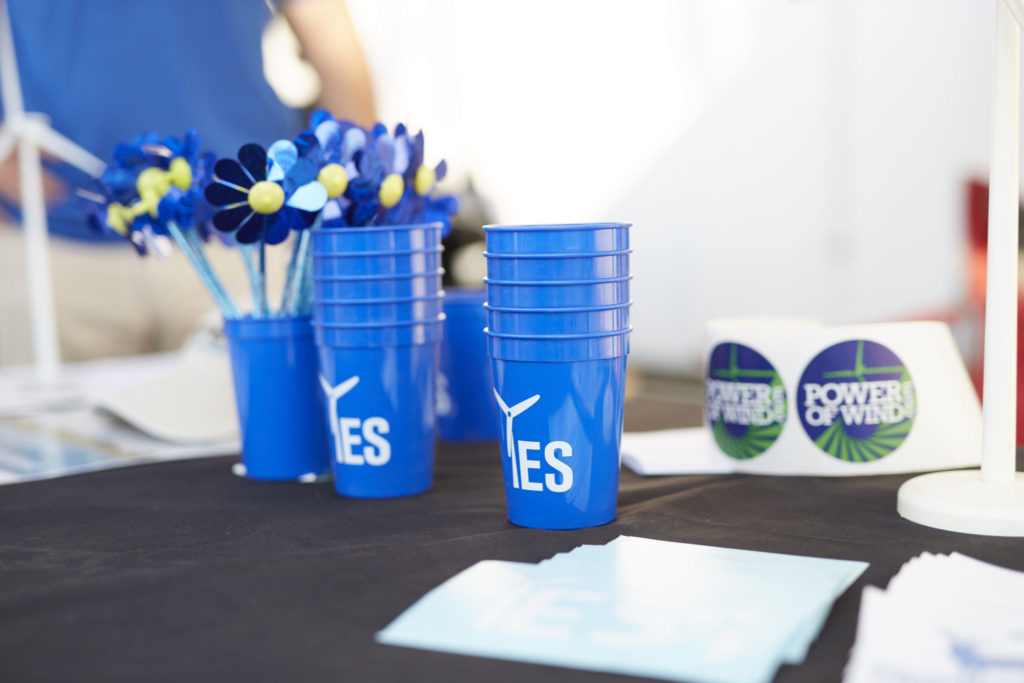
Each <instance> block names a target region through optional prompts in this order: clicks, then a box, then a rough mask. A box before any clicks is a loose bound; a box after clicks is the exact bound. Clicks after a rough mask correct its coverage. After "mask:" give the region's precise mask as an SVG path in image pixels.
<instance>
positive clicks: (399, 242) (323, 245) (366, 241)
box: [310, 223, 443, 257]
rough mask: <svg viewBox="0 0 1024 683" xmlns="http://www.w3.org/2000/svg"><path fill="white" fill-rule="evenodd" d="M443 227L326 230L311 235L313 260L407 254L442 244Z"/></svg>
mask: <svg viewBox="0 0 1024 683" xmlns="http://www.w3.org/2000/svg"><path fill="white" fill-rule="evenodd" d="M442 228H443V226H442V225H441V223H417V224H409V225H371V226H366V227H349V226H346V227H337V228H331V227H322V228H318V229H316V230H312V231H311V232H310V236H311V239H312V242H311V243H310V248H311V252H312V254H313V256H314V257H315V256H318V255H325V254H332V253H344V252H353V251H359V252H383V251H406V250H413V249H427V248H434V247H437V246H438V245H440V244H441V230H442Z"/></svg>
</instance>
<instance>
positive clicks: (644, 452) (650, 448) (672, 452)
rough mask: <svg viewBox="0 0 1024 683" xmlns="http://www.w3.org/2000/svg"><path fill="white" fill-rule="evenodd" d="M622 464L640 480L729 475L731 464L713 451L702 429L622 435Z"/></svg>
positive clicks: (711, 443)
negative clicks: (693, 475)
mask: <svg viewBox="0 0 1024 683" xmlns="http://www.w3.org/2000/svg"><path fill="white" fill-rule="evenodd" d="M622 462H623V464H625V465H626V466H627V467H628V468H629V469H631V470H633V471H634V472H636V473H637V474H639V475H643V476H657V475H666V474H724V473H727V472H732V471H733V465H732V462H731V461H730V460H729V458H727V457H725V456H724V455H722V453H721V452H720V451H719V450H718V449H717V448H716V447H715V444H714V442H713V441H712V439H711V432H710V431H708V429H707V428H705V427H688V428H682V429H662V430H658V431H653V432H626V433H624V434H623V435H622Z"/></svg>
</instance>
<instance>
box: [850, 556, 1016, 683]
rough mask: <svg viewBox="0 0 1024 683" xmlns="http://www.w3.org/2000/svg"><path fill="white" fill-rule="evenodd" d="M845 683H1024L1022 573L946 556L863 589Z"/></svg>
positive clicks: (919, 561) (916, 563)
mask: <svg viewBox="0 0 1024 683" xmlns="http://www.w3.org/2000/svg"><path fill="white" fill-rule="evenodd" d="M844 680H845V681H846V683H869V682H870V683H875V682H876V681H931V682H935V683H944V682H946V681H949V682H950V683H952V682H954V681H972V683H999V682H1003V681H1005V682H1007V683H1009V682H1010V681H1014V682H1015V683H1019V682H1020V681H1024V573H1022V572H1016V571H1012V570H1009V569H1004V568H1002V567H996V566H994V565H991V564H987V563H985V562H981V561H979V560H975V559H973V558H970V557H967V556H965V555H960V554H959V553H953V554H952V555H932V554H930V553H924V554H922V555H920V556H919V557H916V558H914V559H912V560H910V561H909V562H907V563H906V564H905V565H903V567H902V568H901V569H900V571H899V573H897V574H896V576H894V577H893V578H892V579H891V580H890V581H889V586H888V588H887V589H886V590H882V589H881V588H876V587H874V586H867V587H865V588H864V594H863V597H862V598H861V605H860V621H859V622H858V624H857V639H856V642H855V643H854V647H853V651H852V653H851V655H850V662H849V664H848V665H847V668H846V676H845V678H844Z"/></svg>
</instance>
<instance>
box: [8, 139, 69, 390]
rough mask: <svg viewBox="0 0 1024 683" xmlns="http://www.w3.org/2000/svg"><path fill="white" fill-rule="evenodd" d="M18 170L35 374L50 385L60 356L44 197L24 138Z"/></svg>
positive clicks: (35, 158) (34, 156) (34, 151)
mask: <svg viewBox="0 0 1024 683" xmlns="http://www.w3.org/2000/svg"><path fill="white" fill-rule="evenodd" d="M18 170H19V172H20V177H21V214H22V224H23V226H24V231H25V268H26V270H27V271H28V290H29V296H30V302H31V312H32V346H33V348H34V350H35V361H36V376H37V377H38V379H39V381H40V382H42V383H44V384H53V383H55V382H56V380H57V376H58V373H59V371H60V356H59V353H58V350H57V322H56V320H55V316H54V311H53V288H52V286H51V283H50V253H49V251H48V250H47V248H46V246H47V235H46V199H45V198H44V197H43V175H42V164H41V162H40V159H39V149H38V148H37V147H36V146H35V145H33V144H32V143H31V142H29V141H26V140H22V141H21V142H19V143H18Z"/></svg>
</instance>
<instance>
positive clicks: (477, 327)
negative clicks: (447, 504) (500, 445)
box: [436, 289, 498, 442]
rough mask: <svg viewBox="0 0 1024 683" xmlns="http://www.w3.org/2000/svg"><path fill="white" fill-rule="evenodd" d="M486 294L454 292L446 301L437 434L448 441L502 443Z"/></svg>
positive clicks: (438, 384) (438, 393)
mask: <svg viewBox="0 0 1024 683" xmlns="http://www.w3.org/2000/svg"><path fill="white" fill-rule="evenodd" d="M486 296H487V293H486V292H485V291H484V290H482V289H449V290H446V291H445V299H444V314H445V321H444V333H443V337H442V340H441V366H440V370H439V371H438V374H437V402H436V409H437V431H438V435H439V436H440V437H441V439H443V440H444V441H454V442H463V441H465V442H470V441H497V440H498V421H497V419H495V413H494V396H493V394H492V387H493V386H494V384H493V382H492V381H491V361H490V358H489V357H488V355H487V339H486V337H485V336H484V327H485V326H486V324H487V319H486V315H485V311H484V306H483V304H484V299H485V298H486Z"/></svg>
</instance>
